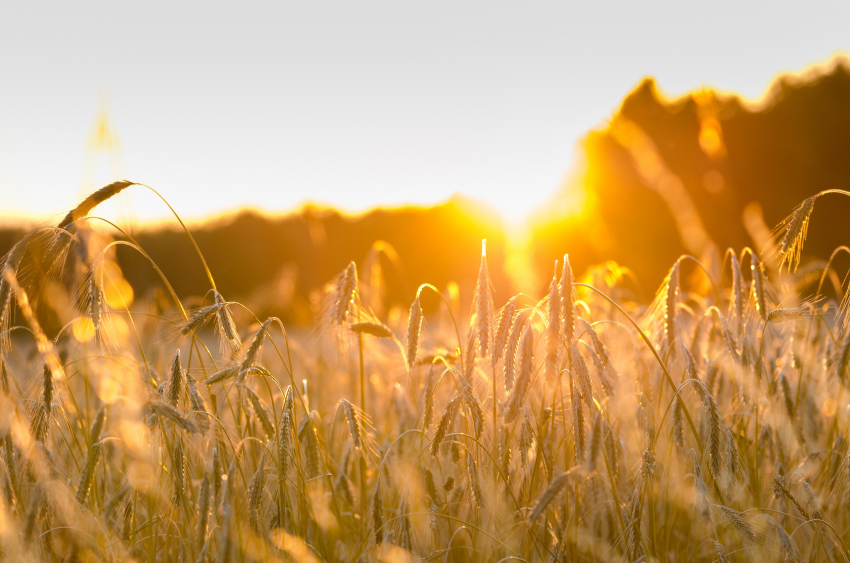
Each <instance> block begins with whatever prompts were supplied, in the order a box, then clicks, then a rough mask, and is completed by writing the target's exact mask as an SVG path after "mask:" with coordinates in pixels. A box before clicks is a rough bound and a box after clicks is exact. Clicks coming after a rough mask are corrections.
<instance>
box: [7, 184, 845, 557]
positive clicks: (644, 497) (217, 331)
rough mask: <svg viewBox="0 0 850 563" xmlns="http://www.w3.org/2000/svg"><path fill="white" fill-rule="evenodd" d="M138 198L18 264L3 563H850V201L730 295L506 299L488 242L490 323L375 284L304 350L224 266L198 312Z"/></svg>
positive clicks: (693, 273)
mask: <svg viewBox="0 0 850 563" xmlns="http://www.w3.org/2000/svg"><path fill="white" fill-rule="evenodd" d="M129 188H133V189H150V188H148V187H147V186H143V185H141V184H134V183H132V182H116V183H113V184H110V185H108V186H106V187H104V188H102V189H101V190H98V191H97V192H95V193H93V194H92V195H90V196H89V197H88V198H86V199H85V200H84V201H83V202H82V203H80V204H79V205H78V206H77V207H76V208H75V209H74V210H72V211H71V212H70V213H68V215H67V216H66V217H65V218H64V219H63V220H62V221H61V222H60V223H58V224H57V225H54V226H49V227H43V228H40V229H37V230H35V231H33V232H31V233H29V234H28V235H26V236H25V237H24V238H22V239H21V240H20V241H19V242H18V243H17V244H16V245H15V246H14V248H13V249H12V250H11V252H10V253H9V254H8V255H6V257H5V258H4V259H3V268H2V273H3V277H2V279H0V345H2V351H1V352H0V375H2V381H0V383H2V392H0V397H2V398H0V405H2V408H0V413H2V415H3V416H2V417H0V442H2V443H0V447H2V457H3V463H2V466H3V469H2V472H0V479H2V494H0V553H2V557H3V559H4V560H8V561H137V562H140V563H141V562H150V563H153V562H156V561H163V562H164V561H175V562H178V561H179V562H228V561H230V562H234V561H312V562H316V561H327V562H337V561H339V562H348V561H364V562H366V561H386V562H391V563H396V562H398V563H401V562H407V561H461V562H462V561H470V562H471V561H477V562H493V563H501V562H508V561H525V562H533V561H539V562H544V561H546V562H548V561H554V562H568V561H573V562H575V561H621V562H626V561H628V562H632V561H664V562H667V561H693V562H696V561H700V562H731V561H741V562H744V561H777V562H778V561H800V562H802V561H808V562H815V561H823V562H827V561H850V556H848V551H847V547H846V545H847V544H846V542H847V541H848V540H849V539H850V509H848V497H850V486H848V481H850V479H848V477H850V457H848V441H847V433H848V431H849V430H850V410H848V401H850V394H848V393H847V392H846V389H845V388H846V387H847V385H848V381H847V376H848V365H850V330H848V324H850V323H848V319H850V317H848V316H847V307H846V306H845V305H846V303H842V302H841V298H840V295H841V290H840V283H839V282H838V281H837V280H838V277H837V274H836V272H835V270H834V268H833V267H832V260H830V261H829V262H822V261H816V260H814V261H805V262H804V265H803V267H801V268H800V269H799V270H798V268H797V267H798V265H799V264H800V262H801V250H802V247H803V243H804V240H805V237H806V231H807V228H808V224H809V218H810V216H811V215H812V212H813V209H814V206H815V202H816V201H817V200H818V199H819V198H820V197H822V196H826V195H830V194H831V195H830V197H833V196H837V195H850V194H847V193H846V192H838V193H836V192H835V191H827V192H822V193H820V194H818V195H816V196H814V197H812V198H809V199H808V200H806V201H805V202H803V203H802V204H800V206H799V207H798V208H796V209H795V210H793V211H792V213H791V215H790V216H789V218H788V219H787V220H786V221H785V222H783V223H782V224H781V225H779V226H778V227H777V230H776V237H775V249H773V250H769V249H762V253H763V255H760V254H759V253H757V252H755V251H754V250H752V249H749V248H745V249H729V250H728V251H727V252H726V254H725V257H724V260H723V267H722V268H721V270H720V272H719V273H715V274H712V273H711V271H710V269H709V268H706V267H704V265H702V264H700V263H699V262H698V261H697V260H696V259H695V258H693V257H690V256H683V257H681V258H680V259H679V260H677V261H676V262H675V263H674V264H672V266H671V268H670V270H669V274H668V275H667V277H666V279H665V281H664V283H663V284H662V286H661V287H660V289H659V290H658V292H657V294H656V297H655V299H654V301H653V302H652V303H641V302H638V301H637V300H636V299H635V298H634V297H633V295H634V292H632V291H630V290H629V287H628V284H629V280H628V271H627V270H626V269H625V268H623V267H620V266H617V265H616V264H612V263H608V264H606V265H605V266H602V267H599V268H596V269H593V270H591V271H590V272H588V274H587V276H586V277H583V278H579V277H577V276H576V275H575V273H574V272H573V271H572V269H571V267H570V263H569V259H568V256H567V255H565V256H564V257H563V259H562V260H559V261H558V262H556V263H555V264H554V269H553V275H552V278H551V282H550V284H549V289H548V293H547V294H546V295H544V296H542V298H540V299H536V298H534V297H531V296H530V295H527V294H525V293H520V294H518V295H516V296H513V297H510V298H509V299H501V300H500V301H499V302H498V303H494V297H493V296H494V295H495V294H498V293H499V292H498V289H499V288H494V287H492V284H491V282H490V278H489V275H488V270H487V254H486V245H482V255H481V256H480V257H478V256H470V257H469V259H470V260H474V261H478V260H480V269H479V276H478V281H477V283H476V287H475V290H474V294H473V295H472V296H471V301H470V303H471V307H469V311H468V312H467V311H466V310H464V311H460V310H459V309H458V307H457V303H456V302H455V301H454V300H453V299H452V298H451V296H448V295H447V294H444V293H443V292H441V290H440V289H438V288H436V287H434V286H432V285H428V284H426V285H422V286H421V287H420V288H419V290H418V291H417V293H416V294H415V295H411V296H410V299H411V301H412V304H411V305H410V308H409V311H403V312H401V313H399V311H397V310H391V311H388V312H387V313H383V312H381V311H383V308H382V307H380V306H378V305H377V304H376V303H377V301H379V300H380V291H378V290H379V288H380V284H381V280H380V276H379V275H378V274H376V273H375V272H374V271H364V272H359V271H358V267H357V265H356V264H355V262H351V264H350V265H349V266H348V267H347V268H345V269H344V271H342V272H340V273H339V275H338V276H337V277H336V278H334V279H333V280H331V281H330V282H329V283H328V284H327V286H326V288H325V290H324V293H323V295H322V298H321V300H320V302H319V303H318V304H317V315H316V319H315V323H314V326H312V327H309V330H308V329H303V328H298V327H292V330H291V331H290V332H287V327H285V326H284V325H283V323H282V322H281V321H280V320H279V319H277V318H268V319H262V318H256V317H254V316H253V314H252V313H251V311H250V304H249V303H245V304H242V303H238V302H234V301H228V300H227V298H226V296H222V295H221V294H220V293H219V292H218V291H217V290H216V286H215V281H214V280H215V278H214V275H215V272H211V271H209V269H207V268H206V263H205V262H204V261H203V257H202V256H201V255H200V250H198V254H199V262H198V263H199V264H201V265H202V267H203V268H204V269H205V272H204V273H205V274H206V276H207V277H208V280H209V287H210V288H209V292H208V293H207V294H206V295H204V296H198V297H197V298H193V299H186V300H184V301H181V300H180V299H178V298H177V296H176V295H175V293H174V292H173V291H171V286H170V285H169V283H168V279H167V278H166V277H165V276H164V275H163V274H162V272H161V271H159V269H158V268H157V266H156V264H155V263H154V262H153V261H152V260H150V258H149V257H147V255H146V254H145V250H144V249H143V248H141V247H139V246H138V245H137V244H136V243H135V241H134V239H133V237H132V236H131V235H130V234H128V233H126V232H124V231H122V230H121V229H120V228H119V227H117V226H116V225H113V224H111V223H108V222H107V221H105V220H104V219H100V218H98V217H96V216H95V213H94V211H95V208H96V206H97V205H98V204H100V203H102V202H103V201H105V200H107V199H109V198H110V197H112V196H114V195H116V194H117V193H119V192H121V191H122V190H124V189H129ZM163 201H164V200H163ZM175 216H176V213H175ZM178 220H179V217H178ZM181 225H182V222H181ZM184 230H185V234H186V236H187V237H190V238H191V234H190V232H189V230H187V229H185V227H184ZM105 233H106V234H105ZM192 242H193V243H194V241H192ZM119 245H121V246H127V247H130V248H131V249H132V251H133V252H138V253H141V254H142V255H144V256H145V257H146V258H147V260H148V262H149V264H150V267H151V268H153V269H154V270H155V271H156V272H157V273H158V275H159V276H160V281H161V290H158V291H156V292H154V293H153V294H152V295H151V296H136V297H135V298H134V297H133V295H132V291H131V290H130V288H129V284H128V283H127V282H126V281H125V280H124V279H123V277H122V272H121V270H120V268H119V267H118V266H117V263H116V261H115V249H116V247H117V246H119ZM195 249H198V247H197V245H195ZM565 250H566V251H568V250H569V249H565ZM841 252H848V253H850V250H848V249H847V247H839V249H838V250H836V253H834V254H833V257H835V256H837V255H839V254H840V253H841ZM352 258H353V259H357V260H359V259H360V258H362V257H352ZM187 267H190V266H189V265H187ZM835 285H837V286H838V287H837V288H836V289H837V293H834V292H833V286H835ZM827 289H828V290H829V291H828V292H827ZM426 295H427V296H428V298H433V299H434V300H435V301H437V302H438V303H439V307H438V308H437V310H436V311H433V312H431V311H430V310H428V313H427V314H426V313H424V312H423V307H422V301H421V298H423V297H425V296H426ZM832 295H838V296H839V297H837V298H836V297H829V296H832ZM464 309H466V307H464ZM426 310H427V308H426ZM48 314H50V315H53V316H54V317H55V318H58V319H60V320H61V322H60V324H61V329H60V330H58V331H56V332H57V333H56V334H55V335H51V336H48V335H47V334H46V332H45V329H43V328H42V325H43V323H42V322H40V320H39V319H41V318H43V317H44V315H48Z"/></svg>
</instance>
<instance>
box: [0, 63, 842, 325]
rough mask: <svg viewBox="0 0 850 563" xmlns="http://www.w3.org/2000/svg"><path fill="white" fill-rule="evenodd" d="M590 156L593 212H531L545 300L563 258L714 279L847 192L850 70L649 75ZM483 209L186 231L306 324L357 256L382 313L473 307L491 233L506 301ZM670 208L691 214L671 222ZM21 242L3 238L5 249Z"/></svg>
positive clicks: (260, 310) (817, 230) (646, 288)
mask: <svg viewBox="0 0 850 563" xmlns="http://www.w3.org/2000/svg"><path fill="white" fill-rule="evenodd" d="M581 147H582V150H583V153H584V158H585V167H584V169H583V172H582V175H581V176H580V177H579V178H578V179H577V180H576V181H577V183H578V184H581V185H582V186H584V188H585V189H586V190H587V198H586V200H587V201H586V209H585V212H584V213H583V214H582V215H581V216H578V217H575V216H570V217H565V216H564V215H563V214H561V210H562V209H563V207H564V206H562V205H559V199H560V198H566V197H567V193H566V191H567V190H569V189H573V188H574V186H565V187H564V188H563V189H564V193H559V194H556V195H554V196H553V201H551V202H550V204H548V205H547V206H546V209H545V210H541V211H539V212H538V214H537V219H536V221H535V223H534V226H533V227H532V235H531V241H530V245H529V246H528V252H529V255H528V260H526V261H525V264H526V265H525V266H524V267H528V268H532V269H533V272H532V273H533V274H534V276H533V277H534V279H536V280H538V282H539V287H537V288H536V290H537V291H538V293H539V294H542V292H543V291H545V286H546V285H547V284H548V280H549V277H550V276H551V271H552V264H553V262H554V260H555V259H557V258H559V257H561V256H563V254H564V253H569V255H570V261H571V263H572V266H573V268H574V269H575V270H576V271H577V272H579V273H581V272H583V271H586V270H587V269H588V268H589V267H591V266H593V265H595V264H598V263H600V262H602V261H603V260H605V259H613V260H615V261H616V262H617V263H619V264H620V265H622V266H626V267H628V268H630V269H631V270H632V271H633V272H634V273H635V274H636V278H637V279H638V280H640V285H641V287H642V291H643V292H645V296H648V295H651V294H652V292H654V290H655V288H656V286H657V285H658V284H659V283H660V282H661V280H662V278H663V277H664V275H665V273H666V267H667V266H668V265H669V264H671V263H672V262H673V261H674V260H675V259H676V258H677V257H678V256H679V255H681V254H683V253H689V254H695V255H696V254H698V255H699V256H698V257H699V258H701V259H704V260H705V261H706V262H707V263H715V266H716V267H717V271H718V272H719V262H720V260H721V259H722V255H723V251H724V250H725V249H726V248H727V247H734V248H737V249H740V248H741V247H743V246H752V247H754V248H756V249H757V250H759V251H760V252H764V251H765V249H764V248H763V247H764V245H765V243H766V241H767V238H766V237H767V236H768V234H769V233H766V232H765V226H766V227H767V228H773V227H774V226H775V225H776V224H777V223H779V222H780V221H781V220H782V219H783V218H784V217H785V216H786V215H787V214H788V213H790V212H791V211H792V210H793V209H794V207H795V206H796V205H797V204H798V203H800V202H801V201H802V200H803V199H805V198H806V197H808V196H810V195H813V194H814V193H816V192H818V191H820V190H823V189H827V188H844V189H848V187H850V67H848V64H847V62H846V61H845V60H844V59H835V60H833V61H832V62H831V63H830V64H828V65H826V66H823V67H821V68H819V69H813V70H811V71H809V72H807V73H805V74H803V75H794V76H792V75H787V76H782V77H780V78H778V79H777V80H776V81H775V83H774V84H773V85H772V87H771V89H770V91H769V93H768V94H767V96H766V97H765V99H763V100H761V101H760V102H758V104H757V105H748V104H747V103H745V102H743V101H742V100H740V99H739V98H737V97H735V96H731V95H723V94H719V93H715V92H712V91H700V92H694V93H691V94H688V95H685V96H683V97H680V98H678V99H673V100H669V99H666V98H665V97H664V96H663V95H662V94H660V93H659V90H658V88H657V86H656V84H655V82H654V81H653V80H652V79H646V80H644V81H643V82H642V83H641V84H640V85H639V86H638V87H637V88H635V90H634V91H632V92H631V93H630V94H629V95H628V96H626V98H625V99H624V101H623V103H622V106H621V107H620V108H619V110H618V111H617V113H616V114H615V116H614V117H613V118H612V119H611V122H610V123H609V124H607V125H606V126H605V127H604V128H601V129H599V130H597V131H592V132H590V133H588V135H587V136H586V137H585V139H583V140H582V145H581ZM131 179H134V180H138V181H144V178H131ZM517 189H518V190H520V189H522V187H521V186H517ZM305 195H306V194H305ZM754 202H755V203H756V204H757V205H751V204H753V203H754ZM844 205H847V204H845V203H844V202H843V201H840V200H839V201H837V202H836V206H835V207H830V206H822V207H819V208H818V210H817V211H816V212H815V213H816V214H817V215H818V219H817V220H816V221H813V226H812V230H811V233H810V236H809V239H808V241H807V245H806V251H807V254H808V255H809V256H814V257H821V258H827V257H828V256H829V253H830V251H831V250H832V248H833V247H834V244H835V242H836V241H838V242H839V243H840V242H843V241H844V240H845V239H846V241H847V242H850V237H847V236H846V235H847V233H848V231H847V229H846V227H845V225H844V223H843V222H842V220H841V216H840V215H839V214H840V213H842V212H843V211H842V208H841V206H844ZM482 207H483V206H478V205H476V203H475V202H473V201H469V200H465V199H463V198H455V199H453V200H450V201H449V202H447V203H444V204H442V205H437V206H434V207H431V208H399V209H378V210H374V211H371V212H368V213H365V214H362V215H358V216H346V215H342V214H340V213H338V212H335V211H333V210H327V209H316V208H304V209H302V210H301V211H299V212H297V213H293V214H290V215H286V216H277V217H273V216H265V215H261V214H259V213H256V212H247V211H246V212H240V213H237V214H235V215H233V216H230V217H226V218H223V219H217V220H215V221H214V222H211V223H209V224H207V225H203V226H201V227H196V228H195V229H193V233H194V235H195V237H196V239H197V242H198V244H199V246H200V248H201V250H202V251H204V254H205V256H206V258H207V260H208V262H209V266H210V268H211V270H212V271H213V273H214V275H215V277H216V280H217V283H218V285H219V289H220V291H221V292H222V294H224V295H225V296H226V297H227V298H228V299H234V300H236V299H239V300H250V302H251V303H252V305H253V306H254V308H255V309H254V310H255V312H256V313H257V314H258V315H260V316H261V317H263V316H264V315H269V314H276V315H278V316H280V317H282V318H284V319H287V320H288V321H289V322H298V321H300V320H303V321H306V320H308V319H309V316H310V314H311V310H313V309H315V298H314V299H313V301H312V302H311V294H315V291H316V290H317V289H319V288H321V287H322V285H323V284H325V283H327V282H328V281H329V280H330V279H331V278H332V277H333V276H334V275H335V274H337V273H338V272H340V271H341V270H343V268H344V267H345V266H346V264H347V263H348V261H349V259H350V257H352V256H354V257H357V260H356V262H357V266H358V269H359V271H360V273H361V277H363V276H367V275H377V273H378V272H380V275H381V279H382V280H383V281H382V284H381V285H382V286H383V287H384V289H383V298H382V299H381V303H382V304H383V306H389V305H392V304H399V305H402V306H404V307H407V306H409V304H410V301H411V299H412V296H413V293H414V291H415V288H416V287H417V286H418V285H419V284H420V283H424V282H430V283H433V284H434V285H436V286H437V287H440V288H444V287H446V285H447V284H448V283H449V282H456V283H457V284H458V285H459V287H460V288H461V295H462V296H463V297H464V299H468V298H469V294H470V293H471V286H472V284H473V283H474V280H475V278H476V274H477V270H478V263H479V256H480V244H481V239H484V238H486V239H487V240H488V260H489V266H490V272H491V276H492V279H493V285H494V291H495V292H496V294H497V295H501V296H502V297H505V296H508V295H512V294H513V293H515V292H516V291H518V290H519V288H514V287H511V281H510V280H511V279H513V278H515V276H511V275H509V273H510V272H507V271H506V268H507V266H506V264H507V263H508V262H507V261H506V251H507V248H506V238H505V232H504V229H503V227H502V225H501V223H500V221H499V219H498V217H497V216H495V215H494V214H493V213H492V212H490V211H486V210H482ZM671 208H676V209H677V213H676V214H675V215H676V216H679V217H681V216H684V217H688V218H689V220H687V221H682V220H679V222H678V223H677V222H676V221H675V220H674V218H673V217H674V214H673V213H671ZM57 211H58V210H57ZM177 211H178V212H180V210H179V209H178V210H177ZM683 214H684V215H683ZM21 235H22V231H19V230H10V229H6V230H0V254H5V253H6V252H7V251H8V250H9V249H10V248H11V246H12V244H14V242H15V241H16V240H17V239H18V238H20V236H21ZM136 239H137V240H138V241H139V243H140V244H141V245H142V246H143V247H144V248H145V249H146V250H147V252H148V253H149V254H150V255H151V257H152V258H153V259H154V260H155V261H156V262H157V263H158V264H159V265H160V267H161V268H162V270H163V271H164V273H165V274H166V276H167V277H168V279H169V280H171V282H172V284H173V285H174V288H175V290H176V291H177V293H178V294H179V295H180V296H181V297H188V296H192V295H197V296H202V295H203V294H204V292H205V291H206V290H207V288H208V287H207V285H206V284H205V278H204V275H203V270H202V268H201V265H200V263H199V261H198V259H197V257H196V256H195V255H194V253H193V250H192V248H191V246H190V243H189V242H188V241H187V240H186V238H185V235H184V234H183V233H182V232H179V231H177V230H176V229H170V228H155V229H153V228H151V229H143V230H140V231H139V232H137V236H136ZM376 241H382V242H380V243H379V244H377V245H376V244H375V243H376ZM414 257H418V258H414ZM118 261H119V263H120V265H121V266H122V269H123V270H124V275H125V276H126V278H127V280H128V281H129V282H130V283H131V284H132V285H133V287H134V289H135V291H136V293H137V294H139V295H144V294H146V293H147V292H149V291H151V290H152V289H153V288H154V287H155V286H156V284H157V283H158V282H157V279H156V278H155V275H154V272H153V271H152V270H151V268H150V267H149V265H147V264H146V263H145V262H144V261H143V260H142V259H140V258H139V257H138V255H136V254H134V253H133V252H130V251H127V250H126V249H124V248H119V250H118ZM513 267H515V266H513ZM522 289H524V290H526V291H528V290H529V289H533V288H522ZM539 296H540V295H538V297H539ZM500 299H501V298H500ZM376 303H377V302H376Z"/></svg>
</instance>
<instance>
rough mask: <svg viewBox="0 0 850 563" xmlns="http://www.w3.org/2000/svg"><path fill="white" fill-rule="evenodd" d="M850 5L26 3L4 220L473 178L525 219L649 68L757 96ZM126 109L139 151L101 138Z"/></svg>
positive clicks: (836, 42) (459, 184) (443, 186)
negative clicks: (111, 193)
mask: <svg viewBox="0 0 850 563" xmlns="http://www.w3.org/2000/svg"><path fill="white" fill-rule="evenodd" d="M848 21H850V4H847V3H839V2H834V3H822V4H821V5H820V6H819V7H816V6H814V5H812V4H811V3H810V4H807V5H806V9H805V10H803V4H802V3H798V2H793V3H791V2H746V3H743V2H713V3H711V4H705V3H693V2H594V3H582V4H581V5H579V4H578V3H570V4H568V3H564V2H536V3H528V2H520V3H513V2H434V1H429V2H303V3H295V2H268V3H260V2H252V3H211V2H180V3H155V4H154V3H115V2H87V3H84V4H83V3H65V2H62V3H59V2H57V3H53V4H50V5H48V4H45V3H20V4H16V5H14V6H13V5H9V4H7V5H5V6H4V8H3V10H2V16H0V71H2V82H3V93H2V96H0V217H2V218H17V219H20V218H34V219H36V220H38V219H43V218H46V217H47V216H50V215H52V214H54V213H57V212H59V211H62V210H64V209H67V208H68V207H69V206H70V205H72V204H73V203H74V202H75V201H76V200H75V199H74V198H73V196H72V194H77V195H78V196H79V195H81V194H83V193H85V192H86V191H87V190H88V189H90V188H91V187H93V186H95V185H97V184H99V183H104V182H106V181H109V180H112V179H113V178H114V176H115V175H120V176H125V177H127V178H129V179H132V180H136V181H139V182H144V183H147V184H150V185H151V186H153V187H155V188H156V189H158V190H159V191H160V192H161V193H163V195H165V196H166V197H167V199H168V200H169V202H170V203H171V204H172V205H173V206H174V207H175V208H176V209H178V210H179V211H180V212H181V214H183V215H184V216H186V217H187V218H190V219H200V218H203V217H206V216H209V215H214V214H220V213H224V212H227V211H230V210H234V209H237V208H240V207H254V208H260V209H263V210H265V211H269V212H286V211H288V210H292V209H294V208H297V207H298V206H300V205H302V204H304V203H305V202H315V203H318V204H322V205H331V206H334V207H338V208H341V209H344V210H348V211H355V212H356V211H361V210H364V209H368V208H370V207H373V206H377V205H384V206H396V205H402V204H408V203H414V204H432V203H436V202H439V201H443V200H445V199H447V198H449V197H451V195H452V194H454V193H461V194H464V195H466V196H469V197H472V198H475V199H479V200H482V201H485V202H489V203H490V204H491V205H492V206H493V207H495V208H496V209H497V210H499V211H500V212H501V213H502V214H503V215H504V216H505V217H506V218H507V219H509V220H511V221H517V220H519V219H521V218H522V217H524V216H525V215H526V214H527V213H528V212H529V211H530V210H532V209H534V208H536V207H539V206H541V205H542V204H544V203H545V202H546V200H547V198H548V197H550V196H551V195H552V194H553V193H554V192H555V190H557V189H558V187H559V186H560V185H561V184H562V183H563V181H564V179H565V178H567V177H568V175H569V172H570V170H571V168H572V167H573V166H574V165H575V164H576V161H577V158H578V155H579V151H578V145H577V143H578V141H579V140H580V139H581V137H582V135H583V134H585V133H586V132H587V131H588V130H590V129H592V128H594V127H598V126H600V125H603V124H604V123H605V121H606V119H608V118H609V117H610V116H611V115H612V113H613V112H614V111H615V110H616V108H617V106H618V104H619V102H620V101H621V100H622V98H623V97H624V96H625V95H626V94H627V93H628V92H629V91H630V90H631V89H632V88H633V87H634V86H635V85H636V84H638V83H639V81H640V80H641V78H642V77H644V76H654V77H655V78H656V79H657V81H658V84H659V86H660V88H661V89H662V90H663V91H664V92H665V93H667V94H669V95H678V94H682V93H685V92H687V91H689V90H692V89H694V88H699V87H701V86H704V85H710V86H714V87H717V88H719V89H721V90H723V91H734V92H740V93H742V94H743V95H745V96H747V97H750V98H757V97H759V96H760V95H762V94H763V92H764V91H765V89H766V88H767V87H768V86H769V84H770V81H771V80H772V79H773V78H774V77H775V76H776V75H777V74H778V73H780V72H785V71H794V72H798V71H801V70H803V69H805V68H806V66H807V65H810V64H813V63H819V62H823V61H825V60H827V59H828V58H829V57H830V56H831V55H833V54H835V53H836V52H842V51H846V50H850V34H848V33H847V22H848ZM104 108H106V109H108V112H109V115H110V116H111V119H112V124H113V126H114V131H115V132H116V133H117V139H116V140H115V142H116V146H117V147H118V149H119V150H118V151H117V152H110V151H103V150H101V151H100V152H98V151H96V150H94V149H93V148H92V147H94V146H95V145H97V144H96V143H95V144H94V145H93V144H91V143H89V145H88V149H87V139H89V138H90V136H91V134H92V133H91V132H92V129H93V128H94V127H95V123H96V119H97V116H98V113H99V112H100V111H102V110H104ZM101 148H102V147H101ZM107 153H108V154H107ZM115 155H117V156H118V157H119V158H115ZM122 198H124V199H123V201H121V202H120V205H121V206H122V209H123V210H124V212H126V213H128V214H129V215H130V216H132V217H133V218H134V219H136V220H153V219H160V218H163V217H164V216H165V215H164V211H167V210H165V209H164V207H163V206H162V204H161V203H160V202H158V201H157V200H155V199H154V198H152V197H150V195H149V194H143V193H142V192H140V191H135V192H134V191H128V192H126V193H125V194H123V195H122Z"/></svg>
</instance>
